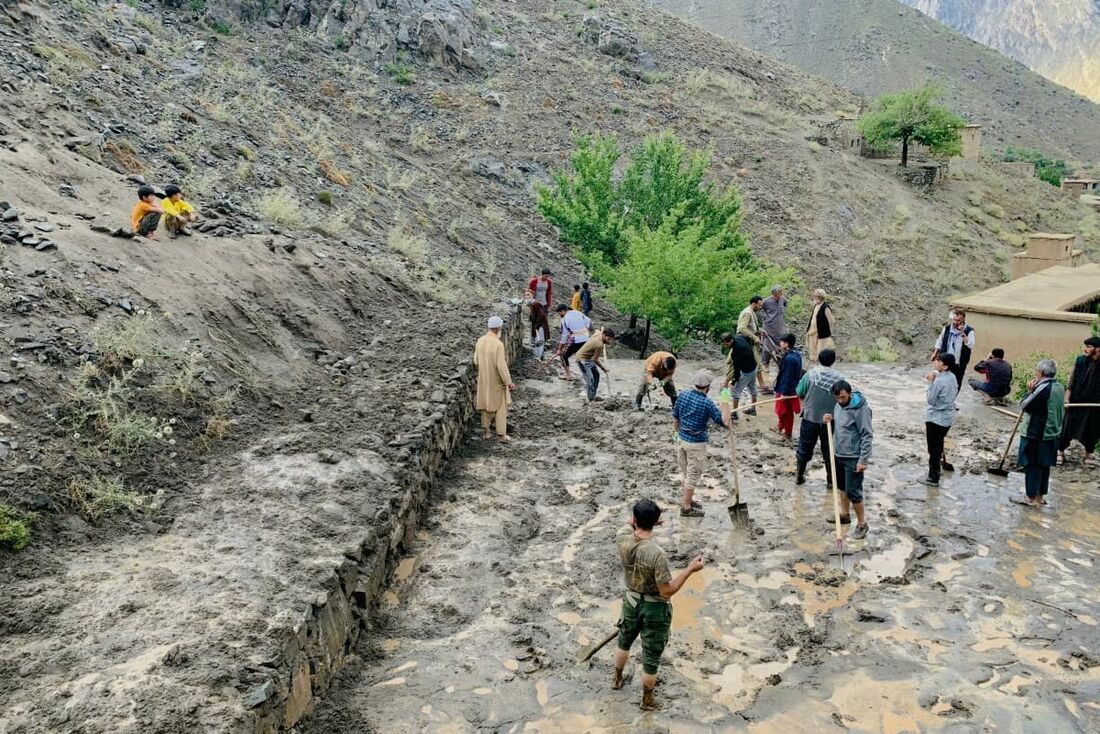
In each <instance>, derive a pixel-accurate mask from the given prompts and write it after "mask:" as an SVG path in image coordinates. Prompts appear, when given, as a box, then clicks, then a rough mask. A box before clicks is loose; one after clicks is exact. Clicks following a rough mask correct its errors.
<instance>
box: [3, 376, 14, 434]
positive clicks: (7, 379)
mask: <svg viewBox="0 0 1100 734" xmlns="http://www.w3.org/2000/svg"><path fill="white" fill-rule="evenodd" d="M15 380H16V378H15V377H13V376H12V374H11V373H10V372H4V371H3V370H0V385H6V384H8V383H9V382H15ZM0 425H3V423H0Z"/></svg>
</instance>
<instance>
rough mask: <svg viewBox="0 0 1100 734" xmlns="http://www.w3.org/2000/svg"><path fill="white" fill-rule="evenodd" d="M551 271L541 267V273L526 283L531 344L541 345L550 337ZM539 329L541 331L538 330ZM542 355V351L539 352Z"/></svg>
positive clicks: (552, 288) (552, 289) (552, 285)
mask: <svg viewBox="0 0 1100 734" xmlns="http://www.w3.org/2000/svg"><path fill="white" fill-rule="evenodd" d="M553 275H554V274H553V273H551V272H550V269H549V268H543V269H542V274H541V275H536V276H535V277H533V278H531V281H530V282H529V283H528V284H527V298H529V299H530V302H531V306H530V313H531V344H532V346H535V347H541V346H542V345H543V344H544V343H545V342H546V340H547V339H549V338H550V304H551V303H553V298H554V281H553ZM539 329H541V330H542V332H541V333H540V332H539ZM539 356H540V357H541V356H542V353H541V352H540V353H539Z"/></svg>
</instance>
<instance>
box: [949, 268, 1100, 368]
mask: <svg viewBox="0 0 1100 734" xmlns="http://www.w3.org/2000/svg"><path fill="white" fill-rule="evenodd" d="M1098 305H1100V265H1096V264H1092V263H1090V264H1087V265H1081V266H1080V267H1076V268H1073V267H1068V266H1064V265H1056V266H1054V267H1051V268H1046V269H1045V270H1040V271H1039V272H1037V273H1032V274H1031V275H1025V276H1024V277H1022V278H1018V279H1017V280H1013V281H1011V282H1009V283H1005V284H1003V285H999V286H996V287H994V288H990V289H988V290H984V291H982V292H981V293H974V294H972V295H968V296H960V297H957V298H954V299H952V300H951V306H952V307H953V308H962V309H965V310H966V314H967V316H966V320H967V323H969V324H970V325H971V326H973V327H974V329H975V331H976V332H977V337H978V342H979V346H978V350H979V352H980V353H981V354H982V355H984V354H986V353H987V352H988V350H989V349H992V348H993V347H1001V348H1003V349H1004V350H1005V351H1006V352H1007V353H1008V359H1009V360H1011V361H1015V360H1018V359H1022V358H1026V357H1028V356H1030V355H1032V354H1054V355H1068V354H1076V353H1077V352H1078V351H1079V350H1080V349H1081V342H1082V341H1084V340H1085V339H1086V338H1088V336H1089V335H1090V334H1091V333H1092V327H1093V324H1095V323H1096V322H1097V320H1098V317H1097V315H1096V307H1097V306H1098Z"/></svg>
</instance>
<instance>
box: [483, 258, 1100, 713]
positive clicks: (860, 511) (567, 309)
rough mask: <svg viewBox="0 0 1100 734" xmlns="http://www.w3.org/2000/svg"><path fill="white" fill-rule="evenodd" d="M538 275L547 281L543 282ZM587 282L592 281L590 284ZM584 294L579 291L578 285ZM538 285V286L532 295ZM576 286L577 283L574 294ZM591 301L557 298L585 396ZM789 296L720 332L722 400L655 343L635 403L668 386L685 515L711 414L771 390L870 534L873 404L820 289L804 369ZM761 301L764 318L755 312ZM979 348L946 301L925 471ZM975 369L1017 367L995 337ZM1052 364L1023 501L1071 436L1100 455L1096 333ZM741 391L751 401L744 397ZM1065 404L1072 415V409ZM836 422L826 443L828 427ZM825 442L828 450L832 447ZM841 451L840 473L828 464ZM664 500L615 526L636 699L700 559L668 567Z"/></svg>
mask: <svg viewBox="0 0 1100 734" xmlns="http://www.w3.org/2000/svg"><path fill="white" fill-rule="evenodd" d="M549 275H550V274H549V272H547V271H544V272H543V277H545V280H543V277H537V278H534V279H532V281H531V283H530V287H529V295H531V296H534V297H535V298H536V299H539V298H541V300H539V305H540V306H542V308H535V307H534V305H535V301H532V309H531V316H532V334H533V338H534V331H535V329H536V327H538V328H542V329H543V330H544V332H543V333H549V324H548V323H546V321H545V319H544V316H543V314H544V311H545V305H546V304H549V303H551V302H552V301H551V300H550V299H551V297H552V295H551V294H552V291H551V288H552V286H551V284H550V280H549V277H548V276H549ZM542 283H545V285H543V284H542ZM584 290H587V288H585V289H584ZM584 290H582V291H579V292H580V293H582V299H583V292H584ZM540 292H541V293H542V295H541V296H539V295H538V294H539V293H540ZM576 292H578V291H577V289H575V294H576ZM585 303H587V304H588V305H589V306H590V305H591V301H590V300H588V301H587V302H586V301H584V300H581V303H580V304H579V305H580V306H581V308H577V307H576V306H577V305H578V304H577V303H576V298H574V302H571V303H570V304H569V305H568V306H567V305H565V304H560V305H559V306H558V307H557V309H556V310H557V312H558V314H559V316H560V317H561V324H560V332H559V334H560V335H559V350H558V352H557V358H560V359H561V361H562V363H563V365H564V368H565V371H566V376H567V378H571V372H570V362H569V360H570V359H571V358H576V360H577V362H578V365H579V367H580V369H581V372H582V374H583V375H584V378H585V381H586V387H587V398H588V400H590V401H591V400H595V399H597V396H596V395H595V389H596V388H597V387H598V385H599V372H601V371H602V372H604V373H605V374H606V373H607V365H606V364H605V363H604V362H603V358H604V350H605V347H606V346H607V345H608V344H610V343H611V342H612V341H613V340H614V336H615V335H614V333H613V332H612V331H611V330H610V329H603V330H600V331H594V332H593V331H592V330H591V329H592V322H591V318H590V316H589V312H590V311H591V309H590V308H588V309H585ZM787 306H788V302H787V299H786V297H785V296H784V293H783V289H782V287H780V286H776V287H775V288H773V289H772V293H771V296H770V297H769V298H766V299H765V298H761V297H759V296H754V297H753V298H752V299H751V300H750V303H749V305H748V306H747V307H746V308H745V310H744V311H742V312H741V315H740V318H739V319H738V324H737V328H736V331H735V332H731V333H726V334H723V335H722V337H721V341H722V344H723V348H724V350H725V352H726V373H725V376H724V379H723V380H721V386H722V388H723V389H722V394H721V396H720V399H719V402H720V403H722V404H723V405H724V406H725V409H723V408H720V407H719V404H718V403H716V402H715V401H714V400H712V399H711V397H710V392H711V389H712V387H713V386H714V384H715V383H716V382H718V380H717V379H716V378H715V376H714V374H713V373H711V372H710V371H708V370H700V371H698V372H697V373H696V374H695V375H694V376H693V379H692V381H691V389H690V390H685V391H683V392H677V390H676V386H675V384H674V382H673V377H674V374H675V372H676V366H677V360H676V356H675V355H674V354H672V353H670V352H664V351H660V352H655V353H654V354H652V355H651V356H650V357H649V358H648V359H647V360H646V362H645V364H644V367H643V370H642V375H641V378H640V380H639V384H638V389H637V391H636V393H635V395H634V404H635V407H637V408H641V407H642V401H643V399H646V398H648V396H649V393H650V392H651V391H653V390H655V389H662V390H663V392H664V393H665V394H666V395H667V396H668V398H669V401H670V403H671V405H672V420H673V426H674V429H675V432H676V437H677V443H676V462H677V465H678V467H679V469H680V475H681V478H682V479H681V481H682V491H681V502H680V508H679V510H680V515H681V516H682V517H686V518H697V517H703V516H705V514H706V513H705V510H704V508H703V507H702V505H701V503H700V502H698V501H697V500H696V499H695V490H696V488H697V487H698V484H699V482H700V481H701V479H702V476H703V474H704V473H705V470H706V451H707V445H708V443H709V431H710V428H711V426H712V425H714V426H719V427H722V428H726V429H731V427H732V425H733V423H734V421H736V420H737V419H738V412H740V411H744V412H746V413H748V414H750V415H751V414H755V406H756V404H757V400H758V396H759V395H760V394H761V393H774V395H775V399H774V400H775V406H776V407H775V413H776V420H777V424H776V426H775V429H774V430H776V431H778V432H779V433H781V434H782V435H783V436H785V437H792V435H793V424H794V416H795V415H800V416H801V422H800V427H799V435H798V441H797V444H796V445H795V448H794V454H795V478H794V481H795V483H796V484H798V485H801V484H804V483H805V482H806V470H807V467H808V465H809V463H810V462H811V460H812V458H813V456H814V454H815V453H816V452H817V451H818V450H820V453H821V457H822V459H823V462H824V465H825V475H826V485H827V487H828V488H830V489H832V488H833V486H834V480H835V486H836V489H837V490H838V501H839V504H840V522H841V523H843V524H851V523H852V522H853V519H852V515H854V516H855V517H854V522H855V529H854V531H853V533H852V537H853V538H855V539H861V538H865V537H866V536H867V534H868V532H869V525H868V521H867V515H866V513H865V510H864V492H863V489H864V479H865V476H866V472H867V469H868V468H869V467H870V466H871V462H872V454H873V446H874V429H873V420H872V410H871V406H870V403H869V401H868V399H867V397H866V395H864V394H863V393H861V392H860V391H859V390H857V389H855V388H853V386H852V384H851V383H850V382H849V381H848V380H847V379H846V378H845V376H844V375H843V374H841V373H840V372H839V371H837V370H836V369H835V367H834V365H835V364H836V361H837V355H836V350H835V346H834V342H833V314H832V309H831V307H830V306H829V303H828V301H827V296H826V294H825V293H824V292H823V291H817V292H815V298H814V308H813V312H812V315H811V318H810V322H809V324H808V328H807V331H806V342H805V344H806V356H807V358H808V360H809V362H810V369H809V370H808V371H804V370H803V360H802V355H801V353H800V352H799V350H798V348H797V343H796V342H797V339H796V337H795V336H794V334H792V333H790V332H789V331H788V330H787V326H786V310H787ZM761 312H762V313H763V324H761V323H760V320H759V319H758V318H757V315H758V314H759V313H761ZM501 326H502V322H501V320H500V319H499V318H497V317H494V318H492V319H490V320H489V333H488V334H486V335H485V336H482V337H481V339H480V340H479V341H478V345H477V349H476V352H475V363H476V364H477V366H478V369H479V374H478V393H477V395H478V397H477V408H478V409H479V410H480V412H481V417H482V426H483V429H484V432H485V437H486V438H489V437H490V436H491V434H490V430H489V429H490V425H491V423H492V421H493V420H495V421H496V426H497V435H498V436H499V437H500V438H501V440H504V441H506V440H508V439H507V435H506V413H507V406H508V403H509V402H510V400H511V398H510V391H511V390H512V389H514V387H515V386H514V384H512V382H511V377H510V375H509V372H508V366H507V359H506V357H505V353H504V346H503V343H502V342H501V341H500V337H499V334H500V328H501ZM975 348H976V334H975V331H974V329H973V328H972V327H971V326H970V325H968V324H967V323H966V314H965V312H963V311H962V310H955V311H952V313H951V315H950V318H949V321H948V323H947V324H946V325H945V326H944V328H943V330H942V331H941V333H940V334H939V336H938V338H937V339H936V342H935V344H934V345H933V351H932V355H931V364H932V369H931V371H930V372H929V373H928V375H927V380H928V387H927V392H926V402H927V405H926V409H925V434H926V442H927V448H928V472H927V475H926V476H925V477H924V479H923V481H924V483H925V484H928V485H932V486H935V485H937V484H938V483H939V481H940V477H941V472H942V471H952V470H953V468H954V467H953V466H952V465H951V463H950V462H949V461H948V459H947V455H946V452H945V448H944V445H945V443H946V437H947V435H948V432H949V431H950V429H951V426H952V424H953V423H954V420H955V414H956V411H957V408H956V407H955V403H956V400H957V397H958V394H959V390H960V389H961V387H962V383H963V380H964V379H965V377H966V374H967V367H968V366H969V363H970V361H971V356H972V354H973V353H974V351H975ZM772 362H775V363H776V365H777V372H776V376H775V380H774V383H773V385H768V380H767V376H768V375H769V372H768V365H770V363H772ZM974 372H975V373H977V374H978V375H980V376H981V379H979V378H972V379H970V380H969V383H968V384H969V385H970V386H971V387H972V388H973V389H974V390H975V391H977V392H978V393H980V394H981V395H982V397H983V399H984V400H987V401H1003V400H1004V399H1005V398H1007V397H1009V396H1010V395H1011V392H1012V384H1013V373H1012V366H1011V365H1010V364H1009V363H1008V362H1007V361H1006V360H1005V353H1004V350H1002V349H1000V348H996V349H993V350H991V351H990V353H989V355H988V356H987V357H986V358H985V359H983V360H981V361H980V362H978V363H977V364H976V365H975V367H974ZM1056 372H1057V366H1056V365H1055V363H1054V362H1053V361H1052V360H1042V361H1041V362H1039V364H1038V365H1037V366H1036V369H1035V375H1034V378H1033V379H1032V380H1031V381H1030V382H1029V383H1028V385H1027V396H1026V397H1025V398H1024V399H1023V400H1022V401H1021V403H1020V406H1021V410H1022V413H1023V415H1022V418H1021V427H1020V442H1019V448H1018V454H1017V459H1018V463H1019V465H1020V466H1021V467H1022V468H1023V470H1024V477H1025V489H1026V495H1027V499H1026V501H1024V500H1021V501H1022V502H1026V504H1028V505H1032V506H1040V505H1044V504H1046V500H1045V496H1046V494H1047V492H1048V489H1049V482H1050V470H1051V467H1052V466H1054V465H1055V464H1056V463H1058V462H1060V461H1062V460H1064V455H1065V450H1066V448H1067V447H1068V446H1069V445H1070V444H1071V442H1073V441H1074V440H1076V441H1080V442H1081V443H1082V445H1083V446H1084V447H1085V463H1086V465H1088V466H1095V465H1096V459H1095V456H1094V451H1095V447H1096V446H1097V442H1100V409H1084V410H1079V411H1075V410H1073V409H1072V406H1073V405H1074V404H1093V403H1100V337H1091V338H1089V339H1086V340H1085V342H1084V345H1083V350H1082V354H1081V356H1080V357H1078V358H1077V360H1076V362H1075V363H1074V368H1073V372H1072V374H1071V375H1070V377H1069V381H1068V387H1066V388H1065V389H1063V387H1062V385H1061V384H1060V383H1059V382H1058V381H1057V380H1056V379H1055V378H1056ZM745 392H748V393H749V398H750V400H751V403H750V405H749V408H748V409H743V408H741V409H739V402H740V400H741V398H742V396H743V395H744V393H745ZM1067 414H1068V417H1067ZM830 429H831V432H832V434H833V444H832V445H833V449H834V450H833V451H832V452H831V451H830V444H829V441H828V439H827V436H828V433H829V432H830ZM831 453H833V454H835V456H831V455H830V454H831ZM834 460H835V468H836V476H835V477H834V476H833V467H834V463H833V461H834ZM661 514H662V511H661V508H660V507H659V506H658V505H657V504H656V503H655V502H654V501H652V500H650V499H643V500H639V501H638V502H636V503H635V504H634V506H633V508H632V511H631V517H630V519H629V522H628V524H627V526H626V527H624V528H623V529H622V530H621V531H620V532H619V534H618V535H617V538H616V544H617V548H618V552H619V556H620V561H621V563H622V567H623V574H624V582H625V585H626V592H625V594H624V596H623V600H622V612H621V616H620V621H619V632H618V640H617V642H618V645H617V650H616V653H615V663H614V673H613V679H612V685H613V687H614V688H616V689H618V688H621V687H622V685H623V683H624V668H625V665H626V662H627V659H628V657H629V652H630V648H631V646H632V645H633V643H634V642H635V641H636V640H637V639H638V638H639V637H640V638H641V640H642V706H643V708H647V709H648V708H653V707H655V706H656V701H655V698H654V687H655V685H656V681H657V670H658V666H659V664H660V660H661V655H662V653H663V650H664V648H665V646H666V644H667V642H668V639H669V633H670V629H671V619H672V609H671V598H672V597H673V596H674V595H675V594H676V593H677V592H678V591H679V590H680V589H681V588H682V587H683V585H684V583H685V582H686V581H687V579H688V578H689V577H690V576H691V575H692V574H694V573H696V572H698V571H700V570H701V569H702V568H703V565H704V561H703V558H702V557H701V556H700V557H697V558H695V559H693V560H692V561H691V562H690V563H689V564H688V566H687V568H685V569H684V570H683V571H681V572H680V573H679V574H677V575H675V576H673V574H672V571H671V568H670V566H669V562H668V557H667V553H666V552H665V550H664V549H663V548H662V547H661V546H660V545H659V544H657V543H656V542H655V541H654V540H653V532H654V528H655V527H656V526H658V525H660V524H661V522H662V521H661Z"/></svg>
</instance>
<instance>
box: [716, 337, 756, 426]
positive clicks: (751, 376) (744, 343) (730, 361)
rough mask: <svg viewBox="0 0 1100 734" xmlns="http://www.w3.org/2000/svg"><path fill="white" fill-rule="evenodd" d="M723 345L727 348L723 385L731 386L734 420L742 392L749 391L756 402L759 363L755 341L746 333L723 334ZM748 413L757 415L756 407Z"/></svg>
mask: <svg viewBox="0 0 1100 734" xmlns="http://www.w3.org/2000/svg"><path fill="white" fill-rule="evenodd" d="M722 346H723V347H725V348H726V350H727V351H726V377H725V380H723V382H722V387H728V388H730V394H731V396H732V398H733V408H734V412H733V413H732V416H733V420H737V419H738V414H737V412H736V410H737V405H738V403H739V402H740V398H741V393H743V392H744V391H745V390H748V391H749V397H751V398H752V403H751V404H752V405H755V404H756V381H755V380H756V370H757V368H758V367H759V364H758V363H757V361H756V349H755V348H754V346H753V343H752V342H751V341H750V340H749V338H748V337H746V336H745V335H744V334H737V335H736V336H735V335H733V334H730V333H729V332H728V331H727V332H726V333H725V334H722ZM745 412H746V413H747V414H748V415H756V408H749V409H748V410H746V411H745Z"/></svg>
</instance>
